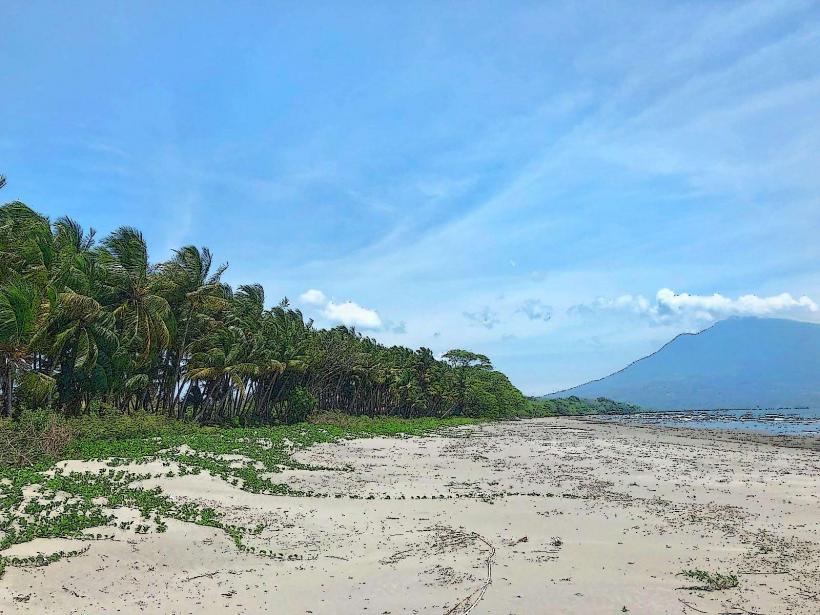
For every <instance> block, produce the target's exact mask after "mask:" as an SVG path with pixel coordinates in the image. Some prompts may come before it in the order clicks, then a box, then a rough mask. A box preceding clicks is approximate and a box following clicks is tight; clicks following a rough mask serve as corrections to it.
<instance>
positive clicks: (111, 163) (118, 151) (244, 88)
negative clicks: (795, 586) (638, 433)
mask: <svg viewBox="0 0 820 615" xmlns="http://www.w3.org/2000/svg"><path fill="white" fill-rule="evenodd" d="M0 23H2V24H3V26H2V36H0V75H2V84H3V88H2V91H3V95H2V96H1V97H0V118H2V120H0V172H3V173H4V174H6V175H7V176H8V179H9V185H8V187H7V188H6V189H5V190H4V194H3V195H2V196H3V199H4V200H9V199H20V200H23V201H24V202H26V203H28V204H29V205H30V206H32V207H34V208H35V209H37V210H39V211H41V212H44V213H47V214H49V215H53V216H57V215H63V214H68V215H70V216H72V217H75V218H77V219H78V220H80V221H81V222H82V223H84V224H86V225H90V226H94V227H95V228H97V229H98V230H99V231H100V232H101V233H105V232H108V231H110V230H112V229H113V228H115V227H117V226H119V225H122V224H130V225H134V226H137V227H139V228H140V229H142V230H143V232H144V233H145V235H146V237H147V238H148V240H149V242H150V246H151V248H152V258H153V259H154V260H161V259H165V258H167V257H168V256H169V254H170V251H171V250H172V249H173V248H175V247H178V246H181V245H184V244H197V245H207V246H209V247H210V248H211V249H212V250H213V251H214V252H215V253H216V254H217V257H218V258H220V259H221V260H224V261H228V262H229V263H230V268H229V270H228V274H227V277H228V279H229V281H231V282H232V283H243V282H251V281H258V282H261V283H263V284H264V285H265V288H266V289H267V293H268V298H269V302H270V303H275V302H277V301H278V300H279V299H280V298H281V297H283V296H288V297H289V298H291V300H292V301H293V302H294V303H295V304H296V305H298V306H300V307H302V308H303V309H304V311H305V313H306V314H308V315H310V316H312V317H314V318H315V319H316V321H317V323H319V324H321V325H329V324H334V323H338V322H345V323H348V324H356V325H358V326H359V327H360V328H362V329H363V330H367V331H368V333H369V334H371V335H373V336H375V337H377V338H378V339H380V340H382V341H384V342H387V343H395V344H402V345H408V346H419V345H426V346H429V347H431V348H433V350H434V351H436V352H442V351H445V350H447V349H449V348H452V347H467V348H471V349H474V350H476V351H480V352H484V353H487V354H489V355H490V357H491V358H492V359H493V360H494V363H495V364H496V366H497V367H498V368H500V369H502V370H504V371H505V372H507V373H508V374H509V375H510V377H511V378H512V380H513V382H514V383H515V384H517V385H518V386H520V387H521V388H522V389H523V390H524V391H525V392H527V393H544V392H549V391H552V390H555V389H557V388H563V387H566V386H571V385H574V384H578V383H580V382H583V381H585V380H588V379H590V378H594V377H599V376H602V375H605V374H606V373H609V372H610V371H612V370H614V369H618V368H620V367H621V366H623V365H624V364H625V363H627V362H629V361H631V360H634V359H636V358H638V357H640V356H642V355H644V354H646V353H648V352H651V351H652V350H654V349H656V348H657V347H658V346H659V345H660V344H661V343H663V342H665V341H667V340H668V339H669V338H670V337H672V336H673V335H675V334H676V333H679V332H681V331H689V330H696V329H700V328H703V327H705V326H707V325H708V324H709V323H711V322H713V321H714V320H715V319H719V318H723V317H726V316H731V315H762V316H781V317H789V318H799V319H802V320H812V321H820V312H819V311H818V309H817V303H820V268H818V265H820V241H818V231H819V230H820V113H818V109H819V108H820V107H819V106H818V101H820V5H818V4H817V3H816V2H800V1H792V2H779V1H777V0H767V1H765V2H757V3H742V2H712V1H703V2H675V3H663V2H654V1H653V2H623V3H613V2H602V3H575V2H567V3H539V2H518V3H509V2H504V3H482V2H469V3H468V2H449V3H448V2H429V3H427V2H421V3H420V2H407V3H393V2H389V3H369V2H368V3H356V2H345V3H341V2H339V3H330V2H323V3H265V4H263V3H245V2H240V3H227V2H226V3H213V2H191V3H185V2H174V3H161V2H155V3H151V2H141V3H116V4H115V3H110V2H99V3H95V2H90V1H89V2H82V3H72V4H71V5H69V4H64V3H54V2H28V1H27V2H16V1H14V0H12V1H9V0H6V1H5V2H3V3H2V4H0ZM307 291H311V292H307ZM716 293H719V295H718V296H715V294H716ZM815 302H817V303H815Z"/></svg>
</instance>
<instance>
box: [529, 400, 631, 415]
mask: <svg viewBox="0 0 820 615" xmlns="http://www.w3.org/2000/svg"><path fill="white" fill-rule="evenodd" d="M528 401H529V402H530V404H531V407H532V410H531V412H532V413H533V414H534V415H536V416H578V415H584V414H629V413H630V412H640V411H641V410H643V408H641V407H640V406H635V405H633V404H627V403H623V402H619V401H612V400H611V399H607V398H606V397H598V398H597V399H582V398H580V397H576V396H574V395H573V396H571V397H562V398H560V399H543V398H532V397H531V398H529V399H528Z"/></svg>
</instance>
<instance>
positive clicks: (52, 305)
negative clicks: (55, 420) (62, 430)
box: [35, 290, 117, 414]
mask: <svg viewBox="0 0 820 615" xmlns="http://www.w3.org/2000/svg"><path fill="white" fill-rule="evenodd" d="M38 336H43V337H46V336H48V338H49V339H50V340H51V345H50V348H49V351H50V354H51V356H52V357H53V358H54V360H55V361H56V363H57V365H58V374H57V378H56V380H57V394H58V399H59V403H60V406H61V407H62V408H63V409H64V410H65V411H66V413H67V414H76V413H77V412H78V411H79V409H80V403H81V391H80V379H81V377H87V376H88V374H89V372H90V371H91V370H92V369H93V368H94V367H95V366H96V364H97V358H98V356H99V354H100V347H101V346H103V345H104V344H105V345H107V346H111V347H116V345H117V336H116V333H115V331H114V318H113V316H112V315H111V313H110V312H107V311H105V310H103V309H102V306H101V305H100V304H99V303H98V302H97V301H96V300H95V299H94V298H92V297H88V296H86V295H81V294H79V293H76V292H74V291H72V290H67V291H65V292H62V293H59V294H57V295H56V296H54V295H52V297H51V298H50V300H49V308H48V325H47V326H46V327H44V328H43V329H41V330H40V332H38ZM35 339H39V338H38V337H37V336H35Z"/></svg>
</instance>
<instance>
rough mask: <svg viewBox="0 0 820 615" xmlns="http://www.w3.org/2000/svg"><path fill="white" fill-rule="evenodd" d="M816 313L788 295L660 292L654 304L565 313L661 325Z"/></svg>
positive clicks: (585, 307)
mask: <svg viewBox="0 0 820 615" xmlns="http://www.w3.org/2000/svg"><path fill="white" fill-rule="evenodd" d="M818 310H820V308H818V305H817V304H816V303H815V302H814V301H813V300H812V299H810V298H809V297H807V296H806V295H803V296H801V297H798V298H795V297H793V296H792V295H791V294H789V293H781V294H779V295H772V296H770V297H759V296H758V295H754V294H748V295H741V296H740V297H738V298H737V299H732V298H730V297H726V296H724V295H721V294H720V293H714V294H712V295H690V294H689V293H676V292H675V291H673V290H671V289H669V288H662V289H660V290H659V291H658V292H657V293H656V295H655V302H654V303H653V302H650V301H649V300H648V299H647V298H646V297H644V296H642V295H621V296H620V297H616V298H614V299H613V298H606V297H601V298H598V299H596V300H595V301H593V302H592V303H588V304H579V305H573V306H572V307H571V308H570V309H569V310H568V312H569V313H570V314H575V315H584V314H590V313H598V312H605V311H610V312H621V313H630V314H635V315H637V316H642V317H647V318H649V319H651V320H652V321H654V322H657V323H660V324H669V323H673V322H686V321H707V322H708V321H712V320H718V319H720V318H727V317H729V316H775V315H788V314H795V313H800V312H817V311H818Z"/></svg>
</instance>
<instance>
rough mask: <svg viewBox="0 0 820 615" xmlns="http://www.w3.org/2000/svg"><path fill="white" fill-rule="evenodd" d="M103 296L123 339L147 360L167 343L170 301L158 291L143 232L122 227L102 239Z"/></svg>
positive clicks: (100, 257) (100, 255)
mask: <svg viewBox="0 0 820 615" xmlns="http://www.w3.org/2000/svg"><path fill="white" fill-rule="evenodd" d="M99 261H100V265H101V268H102V276H101V289H100V295H101V298H102V300H103V302H104V305H105V306H106V307H107V308H109V309H110V310H111V313H112V314H113V315H114V318H115V319H116V322H117V325H118V327H119V332H120V335H121V336H122V339H121V342H122V343H123V344H124V345H125V346H128V347H131V348H134V350H136V351H138V352H139V353H140V355H139V356H140V358H141V359H143V360H146V359H147V358H148V356H149V355H150V353H151V351H152V350H161V349H163V348H165V347H166V346H167V345H168V342H169V339H170V333H169V331H168V323H167V321H166V319H167V318H168V316H169V314H170V307H169V305H168V301H167V300H166V299H165V298H164V297H163V296H161V295H160V294H159V292H158V291H159V280H158V278H157V277H156V276H154V275H153V272H152V270H151V267H150V265H149V263H148V248H147V247H146V245H145V239H144V238H143V236H142V233H140V232H139V231H137V230H136V229H133V228H130V227H121V228H119V229H117V230H116V231H114V232H113V233H111V235H109V236H108V237H107V238H106V239H105V241H103V245H102V249H101V250H100V252H99Z"/></svg>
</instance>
